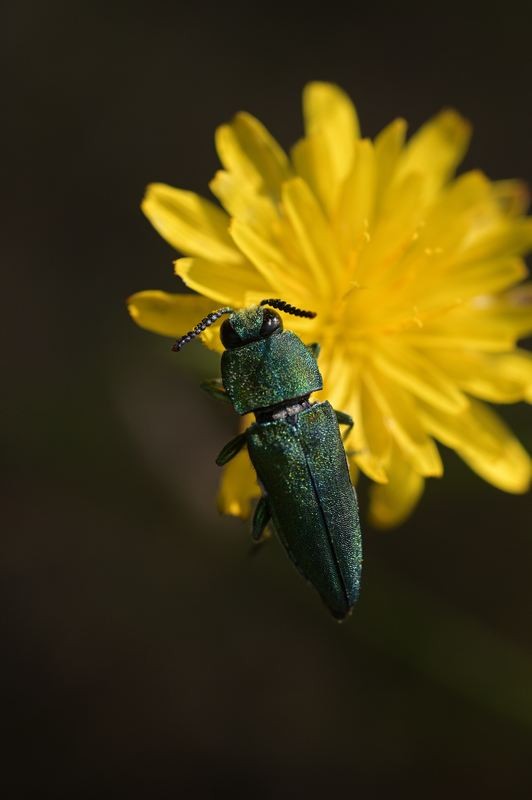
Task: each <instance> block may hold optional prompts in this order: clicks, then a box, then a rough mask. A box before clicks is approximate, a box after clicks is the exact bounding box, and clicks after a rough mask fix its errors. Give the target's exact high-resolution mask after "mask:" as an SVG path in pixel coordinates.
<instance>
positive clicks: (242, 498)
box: [218, 448, 260, 519]
mask: <svg viewBox="0 0 532 800" xmlns="http://www.w3.org/2000/svg"><path fill="white" fill-rule="evenodd" d="M258 497H260V489H259V485H258V483H257V478H256V475H255V470H254V469H253V467H252V465H251V461H250V460H249V455H248V451H247V448H243V449H242V450H241V451H240V453H238V455H236V456H235V457H234V458H233V459H232V460H231V461H230V462H229V463H228V464H227V465H226V466H225V467H224V468H223V472H222V479H221V482H220V489H219V492H218V510H219V511H220V513H221V514H230V515H231V516H233V517H241V518H242V519H247V518H248V517H249V516H250V515H251V510H252V506H253V503H254V501H255V500H256V499H257V498H258Z"/></svg>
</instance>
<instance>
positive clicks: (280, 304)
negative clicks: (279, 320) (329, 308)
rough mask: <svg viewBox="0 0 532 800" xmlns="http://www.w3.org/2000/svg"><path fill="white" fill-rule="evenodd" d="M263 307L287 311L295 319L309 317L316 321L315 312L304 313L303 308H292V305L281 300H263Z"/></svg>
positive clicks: (261, 302)
mask: <svg viewBox="0 0 532 800" xmlns="http://www.w3.org/2000/svg"><path fill="white" fill-rule="evenodd" d="M260 305H261V306H271V307H272V308H278V309H279V311H285V312H286V313H287V314H292V316H294V317H308V318H309V319H314V317H315V316H316V312H315V311H304V310H303V309H302V308H296V307H295V306H291V305H290V303H286V302H285V301H284V300H279V298H270V299H269V300H261V301H260Z"/></svg>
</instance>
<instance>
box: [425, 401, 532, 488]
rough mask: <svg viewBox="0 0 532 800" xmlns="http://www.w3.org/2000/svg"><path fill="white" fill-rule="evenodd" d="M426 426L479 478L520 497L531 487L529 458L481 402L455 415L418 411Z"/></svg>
mask: <svg viewBox="0 0 532 800" xmlns="http://www.w3.org/2000/svg"><path fill="white" fill-rule="evenodd" d="M421 417H422V419H423V421H424V424H425V426H426V427H427V429H428V430H430V431H431V433H432V435H433V436H435V437H436V439H438V440H439V441H440V442H441V443H442V444H444V445H446V446H447V447H451V448H453V450H456V452H457V453H458V455H459V456H460V457H461V458H463V460H464V461H465V462H466V463H467V464H468V465H469V466H470V467H471V469H473V470H474V471H475V472H476V473H477V474H478V475H480V477H481V478H484V480H486V481H488V482H489V483H492V484H493V485H494V486H497V487H498V488H499V489H503V490H504V491H505V492H513V493H515V494H520V493H522V492H526V491H527V490H528V488H529V485H530V457H529V456H528V454H527V453H526V451H525V450H524V448H523V447H522V446H521V444H520V443H519V442H518V441H517V439H516V438H515V436H513V434H512V433H511V431H510V430H509V428H508V427H507V426H506V425H505V423H504V422H503V421H502V420H501V419H500V418H499V417H498V416H497V415H496V414H495V413H494V412H493V411H491V410H490V409H489V408H488V407H487V406H486V405H485V404H484V403H481V402H479V401H478V400H471V404H470V407H469V409H467V410H466V411H463V412H462V413H461V414H456V415H454V416H451V415H445V414H443V413H442V412H440V411H439V410H437V409H435V408H434V407H428V406H425V407H423V408H422V409H421Z"/></svg>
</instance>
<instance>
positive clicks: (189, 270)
mask: <svg viewBox="0 0 532 800" xmlns="http://www.w3.org/2000/svg"><path fill="white" fill-rule="evenodd" d="M174 267H175V274H176V275H179V277H180V278H182V279H183V281H184V282H185V283H186V285H187V286H188V287H189V288H190V289H194V290H195V291H196V292H200V294H204V295H207V296H208V297H211V298H212V300H213V301H215V302H217V303H220V305H229V306H234V307H239V306H243V305H244V304H245V303H244V298H245V294H246V292H248V291H256V292H258V293H260V294H262V295H263V296H264V295H267V294H268V292H269V291H270V290H271V287H270V286H269V284H268V283H267V282H266V281H265V280H264V278H263V277H262V276H261V275H260V274H259V273H258V272H257V270H256V269H255V268H254V267H253V265H252V264H250V263H248V262H243V263H241V264H221V263H220V262H216V261H207V260H206V259H204V258H178V259H177V261H175V262H174Z"/></svg>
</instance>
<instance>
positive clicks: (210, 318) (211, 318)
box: [172, 306, 234, 353]
mask: <svg viewBox="0 0 532 800" xmlns="http://www.w3.org/2000/svg"><path fill="white" fill-rule="evenodd" d="M232 311H234V309H233V308H229V306H225V307H224V308H219V309H218V311H211V313H210V314H207V316H206V317H204V318H203V319H202V320H201V322H198V324H197V325H196V326H195V328H194V329H193V330H191V331H189V332H188V333H185V335H184V336H180V337H179V339H177V341H176V342H175V343H174V344H173V345H172V350H173V351H174V353H179V351H180V350H181V348H182V347H184V346H185V345H186V344H188V343H189V342H191V341H192V339H195V338H196V336H199V335H200V333H203V331H204V330H205V328H209V327H210V326H211V325H213V324H214V323H215V322H216V320H217V319H220V317H222V316H223V315H224V314H231V312H232Z"/></svg>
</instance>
